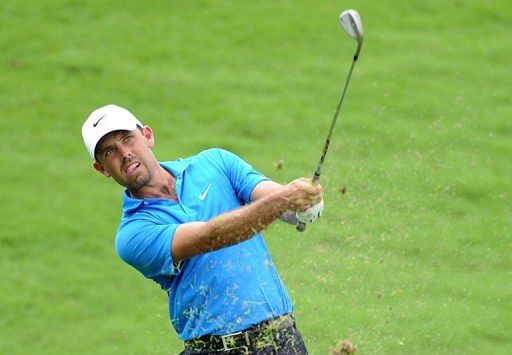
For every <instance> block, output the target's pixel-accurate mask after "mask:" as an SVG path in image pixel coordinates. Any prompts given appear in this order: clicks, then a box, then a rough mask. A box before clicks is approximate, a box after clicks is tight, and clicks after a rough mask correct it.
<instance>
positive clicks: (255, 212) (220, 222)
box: [205, 192, 288, 250]
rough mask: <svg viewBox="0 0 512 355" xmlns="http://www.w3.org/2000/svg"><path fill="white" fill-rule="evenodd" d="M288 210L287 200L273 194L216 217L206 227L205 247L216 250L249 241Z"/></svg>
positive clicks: (275, 193) (276, 193)
mask: <svg viewBox="0 0 512 355" xmlns="http://www.w3.org/2000/svg"><path fill="white" fill-rule="evenodd" d="M287 209H288V203H287V201H286V198H285V197H283V196H282V194H280V193H279V192H273V193H271V194H269V195H267V196H265V197H263V198H260V199H258V200H256V201H254V202H252V203H251V204H249V205H246V206H244V207H241V208H238V209H236V210H233V211H230V212H227V213H225V214H222V215H220V216H218V217H215V218H213V219H212V220H210V221H208V222H207V224H206V226H205V235H207V238H205V239H206V240H205V244H206V245H205V247H207V248H208V249H209V250H215V249H219V248H222V247H224V246H226V245H232V244H236V243H239V242H241V241H244V240H246V239H249V238H250V237H252V236H253V235H254V234H256V233H258V232H259V231H261V230H263V229H265V228H266V227H268V226H269V225H270V224H271V223H272V222H273V221H275V220H276V219H277V218H279V217H280V216H281V215H282V214H283V213H284V212H285V211H287Z"/></svg>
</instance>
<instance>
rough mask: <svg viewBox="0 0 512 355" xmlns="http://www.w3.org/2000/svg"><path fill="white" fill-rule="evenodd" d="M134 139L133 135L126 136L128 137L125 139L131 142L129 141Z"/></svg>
mask: <svg viewBox="0 0 512 355" xmlns="http://www.w3.org/2000/svg"><path fill="white" fill-rule="evenodd" d="M132 139H133V136H126V137H124V141H125V142H129V141H131V140H132Z"/></svg>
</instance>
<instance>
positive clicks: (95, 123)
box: [92, 114, 107, 127]
mask: <svg viewBox="0 0 512 355" xmlns="http://www.w3.org/2000/svg"><path fill="white" fill-rule="evenodd" d="M106 115H107V114H104V115H103V116H101V117H100V118H99V119H98V120H97V121H96V122H93V123H92V125H93V127H96V126H97V125H98V123H100V121H101V120H102V119H103V117H105V116H106Z"/></svg>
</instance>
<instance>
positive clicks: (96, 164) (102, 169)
mask: <svg viewBox="0 0 512 355" xmlns="http://www.w3.org/2000/svg"><path fill="white" fill-rule="evenodd" d="M92 166H93V168H94V170H96V171H97V172H99V173H100V174H102V175H105V176H106V177H110V174H109V173H108V172H107V170H105V167H104V166H103V164H101V163H100V162H99V161H97V160H95V161H94V163H92Z"/></svg>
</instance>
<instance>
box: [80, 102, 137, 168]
mask: <svg viewBox="0 0 512 355" xmlns="http://www.w3.org/2000/svg"><path fill="white" fill-rule="evenodd" d="M137 126H139V127H142V126H143V125H142V123H140V121H139V120H138V119H137V118H136V117H135V116H134V115H133V114H132V113H131V112H130V111H128V110H127V109H125V108H122V107H119V106H117V105H107V106H103V107H100V108H98V109H96V110H94V111H93V112H92V113H91V114H90V115H89V117H88V118H87V120H85V122H84V125H83V126H82V137H83V138H84V143H85V147H86V148H87V151H88V152H89V155H90V156H91V158H92V159H95V157H94V150H95V149H96V144H98V142H99V141H100V139H101V138H103V136H105V135H106V134H108V133H110V132H113V131H133V130H136V129H137Z"/></svg>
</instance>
